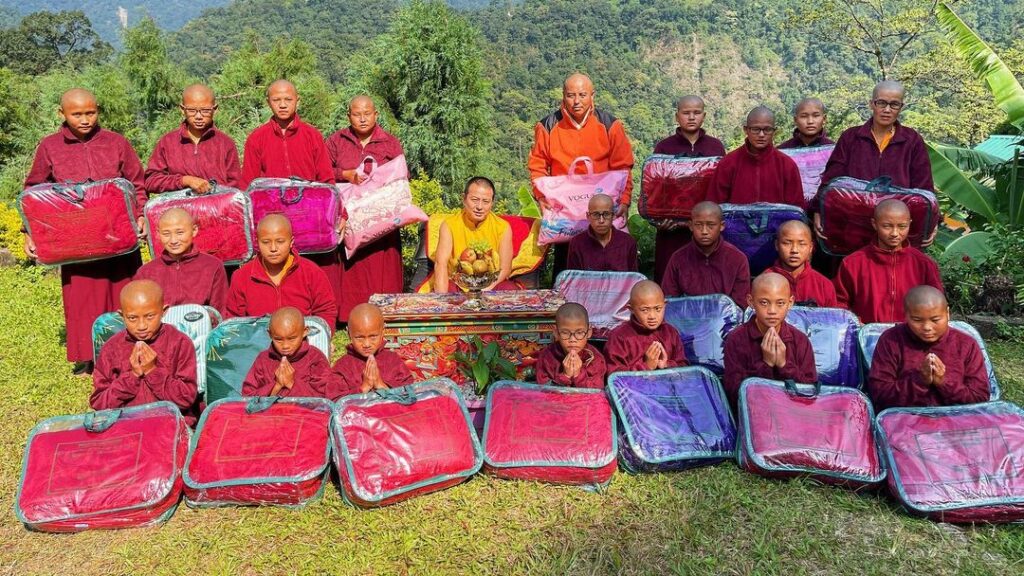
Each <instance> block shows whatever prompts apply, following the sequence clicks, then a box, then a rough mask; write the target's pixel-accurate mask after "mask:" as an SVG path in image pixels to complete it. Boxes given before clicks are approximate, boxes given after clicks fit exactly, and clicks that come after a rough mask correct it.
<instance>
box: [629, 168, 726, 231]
mask: <svg viewBox="0 0 1024 576" xmlns="http://www.w3.org/2000/svg"><path fill="white" fill-rule="evenodd" d="M721 160H722V157H721V156H708V157H706V158H691V157H688V156H673V155H671V154H654V155H652V156H649V157H648V158H647V159H646V160H644V167H643V172H642V174H641V178H640V201H639V202H638V203H637V211H638V212H639V213H640V216H642V217H644V218H646V219H647V220H650V221H653V222H657V221H661V220H675V221H686V220H689V219H690V212H691V211H692V210H693V207H694V206H696V205H697V204H699V203H700V202H703V201H704V200H706V199H707V195H708V185H710V184H711V177H712V176H714V175H715V170H716V169H717V168H718V163H719V162H720V161H721Z"/></svg>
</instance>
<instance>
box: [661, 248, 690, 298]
mask: <svg viewBox="0 0 1024 576" xmlns="http://www.w3.org/2000/svg"><path fill="white" fill-rule="evenodd" d="M678 253H679V251H678V250H677V251H676V254H678ZM680 261H681V259H680V258H676V256H675V254H673V255H672V257H671V258H669V259H668V264H667V265H666V266H665V272H664V273H663V274H662V275H661V290H662V292H664V293H665V296H666V297H667V298H672V297H674V296H683V295H684V294H683V287H682V286H680V285H679V273H680V270H679V268H680V264H679V263H680Z"/></svg>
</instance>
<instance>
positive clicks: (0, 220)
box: [0, 202, 27, 262]
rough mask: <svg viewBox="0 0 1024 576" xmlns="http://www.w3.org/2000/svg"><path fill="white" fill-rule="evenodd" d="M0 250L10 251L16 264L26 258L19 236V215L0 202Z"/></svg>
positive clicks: (23, 245)
mask: <svg viewBox="0 0 1024 576" xmlns="http://www.w3.org/2000/svg"><path fill="white" fill-rule="evenodd" d="M0 248H6V249H8V250H10V251H11V254H13V255H14V258H15V259H16V260H17V261H18V262H24V261H25V260H26V258H27V257H26V256H25V244H24V240H23V239H22V235H21V215H20V214H18V211H17V210H15V209H14V208H12V207H11V206H9V205H7V204H6V203H3V202H0Z"/></svg>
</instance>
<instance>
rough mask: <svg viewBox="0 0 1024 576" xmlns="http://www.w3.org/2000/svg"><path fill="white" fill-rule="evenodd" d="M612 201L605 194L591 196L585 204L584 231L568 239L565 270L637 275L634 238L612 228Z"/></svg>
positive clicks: (637, 267) (613, 214)
mask: <svg viewBox="0 0 1024 576" xmlns="http://www.w3.org/2000/svg"><path fill="white" fill-rule="evenodd" d="M614 207H615V204H614V201H613V200H612V197H611V196H608V195H607V194H594V196H593V197H592V198H591V199H590V203H589V204H587V222H588V223H589V225H588V226H587V230H586V232H584V233H582V234H577V235H575V236H573V238H572V240H569V256H568V257H567V258H566V266H565V267H566V269H567V270H592V271H595V272H637V271H639V269H640V268H639V263H638V262H637V247H636V239H635V238H633V237H632V236H630V235H629V234H627V233H625V232H623V231H622V230H616V229H615V227H614V226H612V218H614V217H615V212H614Z"/></svg>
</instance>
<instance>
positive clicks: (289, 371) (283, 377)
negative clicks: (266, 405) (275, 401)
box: [270, 356, 295, 396]
mask: <svg viewBox="0 0 1024 576" xmlns="http://www.w3.org/2000/svg"><path fill="white" fill-rule="evenodd" d="M294 385H295V367H294V366H292V363H291V362H289V361H288V357H287V356H285V357H284V358H281V363H280V364H278V365H277V370H275V371H274V388H273V390H271V391H270V395H271V396H277V394H278V393H279V392H281V390H282V389H284V388H287V389H289V390H291V389H292V386H294Z"/></svg>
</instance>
